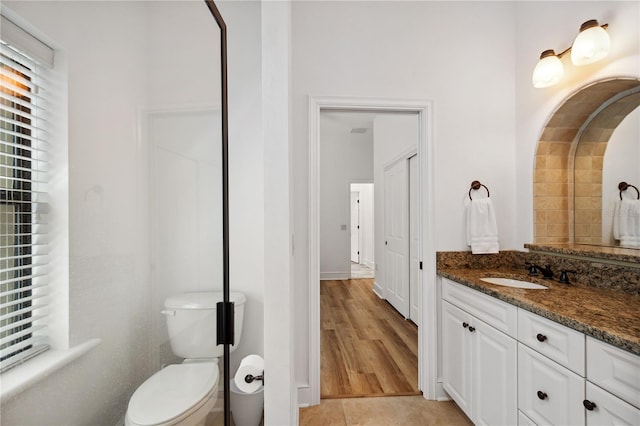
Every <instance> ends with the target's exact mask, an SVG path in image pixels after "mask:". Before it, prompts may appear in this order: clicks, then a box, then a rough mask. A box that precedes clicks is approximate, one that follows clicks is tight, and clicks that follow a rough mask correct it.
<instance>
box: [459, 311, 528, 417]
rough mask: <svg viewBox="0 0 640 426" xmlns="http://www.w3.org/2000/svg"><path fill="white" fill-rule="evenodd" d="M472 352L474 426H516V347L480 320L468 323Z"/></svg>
mask: <svg viewBox="0 0 640 426" xmlns="http://www.w3.org/2000/svg"><path fill="white" fill-rule="evenodd" d="M470 324H471V325H470V328H469V329H471V327H473V328H474V330H473V332H472V333H470V334H472V336H471V337H472V338H473V344H474V348H473V349H474V350H473V359H472V374H473V413H474V418H473V421H474V423H475V424H478V425H515V424H517V423H518V398H517V389H518V365H517V357H518V344H517V342H516V340H515V339H513V338H511V337H509V336H507V335H506V334H504V333H502V332H500V331H498V330H496V329H495V328H493V327H491V326H489V325H488V324H485V323H484V322H482V321H480V320H476V319H473V320H472V321H471V323H470Z"/></svg>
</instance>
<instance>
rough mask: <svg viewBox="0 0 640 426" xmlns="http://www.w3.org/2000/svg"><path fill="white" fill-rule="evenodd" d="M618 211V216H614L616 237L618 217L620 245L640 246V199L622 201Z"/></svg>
mask: <svg viewBox="0 0 640 426" xmlns="http://www.w3.org/2000/svg"><path fill="white" fill-rule="evenodd" d="M617 213H618V214H617V217H616V216H614V238H615V231H616V227H615V220H616V219H617V220H618V233H619V238H618V239H619V240H620V247H628V248H640V200H628V199H624V200H622V201H620V208H619V209H618V212H617Z"/></svg>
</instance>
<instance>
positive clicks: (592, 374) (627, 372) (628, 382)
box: [587, 337, 640, 424]
mask: <svg viewBox="0 0 640 426" xmlns="http://www.w3.org/2000/svg"><path fill="white" fill-rule="evenodd" d="M587 379H588V380H589V381H590V382H592V383H595V384H597V385H598V386H600V387H602V388H603V389H606V390H607V391H609V392H611V393H612V394H614V395H616V396H618V397H620V398H622V399H623V400H625V401H627V402H628V403H629V404H631V405H634V406H635V407H637V408H640V357H639V356H637V355H634V354H632V353H629V352H627V351H624V350H622V349H619V348H616V347H614V346H611V345H609V344H607V343H604V342H601V341H599V340H596V339H594V338H593V337H587ZM638 424H640V422H639V423H638Z"/></svg>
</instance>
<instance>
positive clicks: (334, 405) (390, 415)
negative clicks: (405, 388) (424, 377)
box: [300, 395, 473, 426]
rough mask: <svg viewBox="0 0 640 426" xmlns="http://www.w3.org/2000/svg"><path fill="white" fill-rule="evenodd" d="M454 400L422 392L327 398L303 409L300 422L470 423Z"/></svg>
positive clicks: (329, 425)
mask: <svg viewBox="0 0 640 426" xmlns="http://www.w3.org/2000/svg"><path fill="white" fill-rule="evenodd" d="M472 424H473V423H471V421H470V420H469V419H468V418H467V417H466V416H465V415H464V413H462V411H460V409H459V408H458V406H456V405H455V404H454V403H453V402H450V401H447V402H438V401H427V400H426V399H424V398H423V397H422V395H419V396H390V397H375V398H346V399H323V400H322V401H321V403H320V405H316V406H313V407H308V408H302V409H300V426H356V425H363V426H364V425H367V426H413V425H416V426H422V425H433V426H435V425H442V426H445V425H446V426H458V425H460V426H470V425H472Z"/></svg>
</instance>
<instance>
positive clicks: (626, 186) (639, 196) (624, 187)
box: [618, 182, 640, 200]
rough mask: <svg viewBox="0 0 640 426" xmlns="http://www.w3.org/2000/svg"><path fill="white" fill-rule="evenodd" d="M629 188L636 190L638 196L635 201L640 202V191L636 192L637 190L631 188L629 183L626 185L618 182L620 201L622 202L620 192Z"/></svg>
mask: <svg viewBox="0 0 640 426" xmlns="http://www.w3.org/2000/svg"><path fill="white" fill-rule="evenodd" d="M629 187H631V188H633V189H635V190H636V194H638V196H637V197H636V199H637V200H640V191H638V188H636V187H635V186H633V185H631V184H630V183H627V182H620V183H619V184H618V189H619V190H620V199H621V200H622V191H626V190H627V189H628V188H629Z"/></svg>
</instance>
